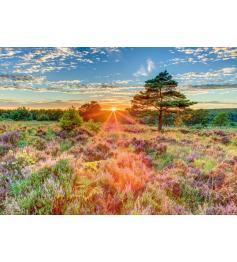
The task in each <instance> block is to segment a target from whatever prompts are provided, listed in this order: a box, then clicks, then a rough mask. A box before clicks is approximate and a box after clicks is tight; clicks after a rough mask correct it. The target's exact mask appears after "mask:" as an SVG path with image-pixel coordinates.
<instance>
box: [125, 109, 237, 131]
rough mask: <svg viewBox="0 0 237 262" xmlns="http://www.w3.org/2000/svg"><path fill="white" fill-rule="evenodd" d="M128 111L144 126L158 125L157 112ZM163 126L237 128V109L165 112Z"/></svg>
mask: <svg viewBox="0 0 237 262" xmlns="http://www.w3.org/2000/svg"><path fill="white" fill-rule="evenodd" d="M128 111H129V113H130V114H131V115H133V116H134V117H136V118H137V119H138V120H139V121H140V122H141V123H143V124H148V125H157V118H158V113H157V112H156V111H152V110H147V111H143V112H136V111H133V110H131V109H128ZM163 125H164V126H171V127H172V126H176V127H178V126H189V127H196V128H199V127H200V128H203V127H208V126H218V127H221V126H229V127H237V109H196V110H192V109H187V110H185V111H182V112H180V113H175V114H174V113H173V112H165V113H164V115H163Z"/></svg>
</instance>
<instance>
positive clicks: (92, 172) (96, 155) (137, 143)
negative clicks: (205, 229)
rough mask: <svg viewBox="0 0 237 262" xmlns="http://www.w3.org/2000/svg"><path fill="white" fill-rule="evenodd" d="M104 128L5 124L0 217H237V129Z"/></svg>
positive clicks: (1, 126) (1, 148)
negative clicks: (0, 215) (64, 127)
mask: <svg viewBox="0 0 237 262" xmlns="http://www.w3.org/2000/svg"><path fill="white" fill-rule="evenodd" d="M109 122H110V121H109ZM45 123H47V122H45ZM94 124H95V123H93V125H94ZM97 128H98V129H97V130H95V129H94V128H91V122H90V123H89V124H88V123H87V122H85V123H81V126H80V127H76V128H74V127H73V129H72V130H68V129H66V130H64V129H62V128H61V127H60V126H59V124H57V123H49V124H44V122H38V124H37V123H36V122H33V121H30V122H28V121H26V122H19V121H16V122H11V123H9V122H5V121H2V122H1V124H0V130H1V134H0V152H1V153H0V154H1V155H0V157H1V162H0V213H1V214H237V208H236V206H237V200H236V196H235V195H236V181H237V153H236V152H237V150H236V149H237V147H236V146H237V132H236V129H230V128H229V129H225V131H224V130H220V129H210V128H209V129H201V130H199V129H190V128H169V129H167V130H165V131H164V132H163V133H157V132H156V129H154V127H153V126H147V125H141V124H133V125H125V124H122V125H120V126H119V128H118V127H117V126H116V125H113V124H111V125H108V123H105V124H103V125H102V126H101V125H98V126H97Z"/></svg>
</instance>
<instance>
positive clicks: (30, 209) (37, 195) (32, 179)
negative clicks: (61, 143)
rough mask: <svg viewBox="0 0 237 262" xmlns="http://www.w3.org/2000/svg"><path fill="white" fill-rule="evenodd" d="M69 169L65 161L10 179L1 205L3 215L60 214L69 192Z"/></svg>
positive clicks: (70, 172)
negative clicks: (3, 209)
mask: <svg viewBox="0 0 237 262" xmlns="http://www.w3.org/2000/svg"><path fill="white" fill-rule="evenodd" d="M71 181H72V169H71V167H70V165H69V162H68V161H67V160H60V161H58V162H57V163H56V164H55V165H54V166H51V167H44V168H42V169H40V170H39V171H37V172H34V173H32V174H30V175H29V176H28V177H26V178H24V179H20V180H16V181H14V182H13V183H12V184H11V185H10V188H9V194H8V196H7V198H6V200H5V202H4V204H3V206H4V208H5V212H4V213H7V214H40V215H43V214H45V215H46V214H61V213H63V211H64V209H65V204H66V202H67V200H68V199H69V198H70V194H71V188H72V187H71Z"/></svg>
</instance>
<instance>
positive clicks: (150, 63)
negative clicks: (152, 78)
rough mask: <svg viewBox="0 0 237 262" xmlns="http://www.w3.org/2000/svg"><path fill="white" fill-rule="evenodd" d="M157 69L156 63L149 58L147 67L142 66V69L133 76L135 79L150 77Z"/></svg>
mask: <svg viewBox="0 0 237 262" xmlns="http://www.w3.org/2000/svg"><path fill="white" fill-rule="evenodd" d="M154 69H155V63H154V62H153V61H152V60H151V59H150V58H148V59H147V61H146V66H144V65H141V66H140V68H139V69H138V70H137V71H136V72H135V73H134V74H133V75H134V76H135V77H140V76H148V75H149V74H150V73H152V72H153V70H154Z"/></svg>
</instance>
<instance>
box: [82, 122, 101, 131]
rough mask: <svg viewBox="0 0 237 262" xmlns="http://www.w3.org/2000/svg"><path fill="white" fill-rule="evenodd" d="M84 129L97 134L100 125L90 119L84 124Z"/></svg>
mask: <svg viewBox="0 0 237 262" xmlns="http://www.w3.org/2000/svg"><path fill="white" fill-rule="evenodd" d="M85 126H86V128H88V129H89V130H90V131H92V132H95V133H97V132H98V131H99V130H100V123H98V122H94V121H93V120H92V119H90V120H89V121H88V122H86V123H85Z"/></svg>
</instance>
